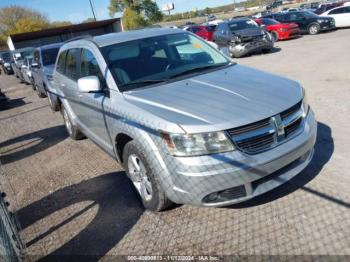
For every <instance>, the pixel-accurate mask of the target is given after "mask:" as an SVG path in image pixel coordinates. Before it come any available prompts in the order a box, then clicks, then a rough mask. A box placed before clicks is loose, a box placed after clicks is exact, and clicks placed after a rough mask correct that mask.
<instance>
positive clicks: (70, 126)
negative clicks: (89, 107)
mask: <svg viewBox="0 0 350 262" xmlns="http://www.w3.org/2000/svg"><path fill="white" fill-rule="evenodd" d="M63 119H64V123H65V125H66V128H67V131H68V133H69V134H70V135H71V134H72V124H71V122H70V121H69V118H68V114H67V112H66V110H65V109H63Z"/></svg>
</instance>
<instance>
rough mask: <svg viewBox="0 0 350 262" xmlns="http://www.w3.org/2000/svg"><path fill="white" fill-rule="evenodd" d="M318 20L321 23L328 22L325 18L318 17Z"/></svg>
mask: <svg viewBox="0 0 350 262" xmlns="http://www.w3.org/2000/svg"><path fill="white" fill-rule="evenodd" d="M317 22H318V23H320V24H322V23H324V22H326V20H323V19H317Z"/></svg>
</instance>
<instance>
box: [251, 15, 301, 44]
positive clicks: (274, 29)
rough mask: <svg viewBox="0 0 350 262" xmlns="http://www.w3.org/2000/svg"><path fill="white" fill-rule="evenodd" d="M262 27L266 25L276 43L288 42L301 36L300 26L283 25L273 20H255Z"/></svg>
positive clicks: (293, 24)
mask: <svg viewBox="0 0 350 262" xmlns="http://www.w3.org/2000/svg"><path fill="white" fill-rule="evenodd" d="M254 21H255V22H257V23H258V24H259V25H260V26H261V25H264V26H265V28H266V30H267V31H268V32H270V33H271V35H272V37H273V38H274V40H275V41H277V40H286V39H291V38H294V37H298V36H300V34H301V33H300V29H299V26H298V25H297V24H295V23H288V24H281V23H280V22H278V21H276V20H274V19H271V18H259V19H255V20H254Z"/></svg>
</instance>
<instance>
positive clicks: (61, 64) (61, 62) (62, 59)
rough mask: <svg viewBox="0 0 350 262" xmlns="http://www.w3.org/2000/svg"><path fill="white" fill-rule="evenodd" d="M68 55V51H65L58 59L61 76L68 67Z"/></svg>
mask: <svg viewBox="0 0 350 262" xmlns="http://www.w3.org/2000/svg"><path fill="white" fill-rule="evenodd" d="M66 54H67V51H63V52H61V53H60V56H59V58H58V62H57V66H56V70H57V72H60V73H61V74H64V68H65V65H66Z"/></svg>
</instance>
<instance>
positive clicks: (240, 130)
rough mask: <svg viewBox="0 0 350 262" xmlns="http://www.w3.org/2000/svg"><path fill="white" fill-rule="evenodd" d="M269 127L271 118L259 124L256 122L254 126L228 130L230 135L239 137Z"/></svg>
mask: <svg viewBox="0 0 350 262" xmlns="http://www.w3.org/2000/svg"><path fill="white" fill-rule="evenodd" d="M269 125H270V118H267V119H264V120H261V121H259V122H255V123H253V124H249V125H244V126H241V127H237V128H234V129H230V130H228V133H229V134H230V135H231V136H234V135H239V134H243V133H247V132H250V131H254V130H256V129H259V128H263V127H267V126H269Z"/></svg>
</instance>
